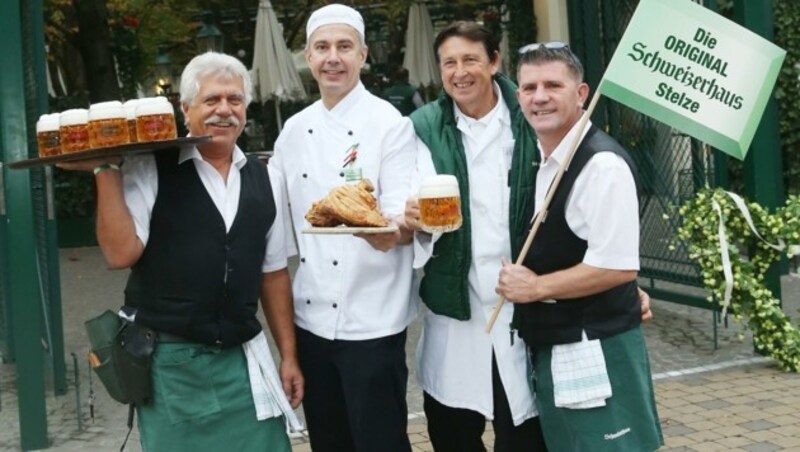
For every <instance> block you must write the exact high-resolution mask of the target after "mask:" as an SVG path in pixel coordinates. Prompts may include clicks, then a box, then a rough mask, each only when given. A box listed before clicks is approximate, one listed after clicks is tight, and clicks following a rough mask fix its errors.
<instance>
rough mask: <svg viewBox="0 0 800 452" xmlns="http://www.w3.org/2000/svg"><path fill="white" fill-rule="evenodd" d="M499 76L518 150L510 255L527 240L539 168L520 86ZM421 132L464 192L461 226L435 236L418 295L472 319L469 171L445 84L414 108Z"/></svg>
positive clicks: (438, 309) (512, 177)
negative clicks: (519, 95) (436, 94)
mask: <svg viewBox="0 0 800 452" xmlns="http://www.w3.org/2000/svg"><path fill="white" fill-rule="evenodd" d="M495 81H496V82H497V84H498V85H499V86H500V92H501V94H502V96H503V100H505V102H506V105H507V106H508V110H509V112H510V116H511V132H512V134H513V135H514V140H515V142H514V155H513V157H512V160H511V171H510V173H509V185H510V186H511V199H510V202H509V206H510V207H509V209H510V212H509V226H510V231H509V235H510V237H511V251H512V258H513V259H516V257H517V254H519V251H520V248H522V244H523V242H524V241H525V234H526V232H527V231H528V226H529V222H530V219H531V215H532V214H533V202H534V191H535V188H536V171H537V170H538V162H539V151H538V150H537V148H536V138H535V137H534V134H533V129H531V127H530V126H529V125H528V123H527V122H526V121H525V117H524V116H523V115H522V110H521V109H520V107H519V103H518V102H517V97H516V93H515V91H516V88H517V87H516V86H515V85H514V83H513V82H512V81H511V80H509V79H508V78H507V77H506V76H504V75H502V74H498V75H497V76H495ZM411 121H412V122H413V123H414V129H415V131H416V133H417V136H418V137H419V138H420V139H421V140H422V141H423V142H424V143H425V145H426V146H428V149H430V151H431V157H432V158H433V165H434V167H435V168H436V172H437V173H439V174H452V175H454V176H456V178H457V179H458V184H459V190H460V192H461V215H462V216H463V225H462V226H461V228H460V229H458V230H457V231H453V232H449V233H446V234H443V235H442V237H441V238H440V239H439V240H437V241H436V244H435V245H434V248H433V256H432V257H431V258H430V260H428V263H427V264H426V265H425V276H424V277H423V279H422V281H421V284H420V289H419V293H420V297H421V298H422V301H423V303H425V304H426V305H427V306H428V308H429V309H430V310H431V311H432V312H434V313H436V314H439V315H444V316H447V317H452V318H454V319H458V320H469V318H470V310H469V282H468V280H467V278H468V274H469V267H470V265H471V262H472V243H471V240H472V235H471V218H470V211H469V177H468V176H469V171H468V168H467V158H466V154H465V152H464V143H463V141H462V140H461V132H460V131H459V130H458V128H457V127H456V121H455V115H454V110H453V100H452V99H451V98H450V97H449V96H448V95H447V94H446V93H445V92H444V90H442V94H441V95H440V96H439V98H438V99H437V100H436V101H434V102H431V103H429V104H427V105H425V106H424V107H422V108H420V109H418V110H417V111H415V112H414V113H412V114H411Z"/></svg>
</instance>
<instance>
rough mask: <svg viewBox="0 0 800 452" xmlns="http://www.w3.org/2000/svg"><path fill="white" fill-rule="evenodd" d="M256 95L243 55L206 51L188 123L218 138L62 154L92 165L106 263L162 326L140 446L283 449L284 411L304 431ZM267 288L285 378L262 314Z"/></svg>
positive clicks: (138, 313)
mask: <svg viewBox="0 0 800 452" xmlns="http://www.w3.org/2000/svg"><path fill="white" fill-rule="evenodd" d="M251 92H252V82H251V81H250V76H249V74H248V72H247V69H246V68H245V67H244V65H242V63H241V62H239V61H238V60H237V59H236V58H233V57H231V56H228V55H224V54H220V53H213V52H208V53H205V54H203V55H200V56H197V57H195V58H194V59H192V61H191V62H189V64H188V65H187V66H186V68H185V69H184V71H183V75H182V76H181V106H182V109H183V112H184V114H185V117H186V123H187V126H188V128H189V131H190V134H191V135H192V136H206V135H207V136H211V141H210V142H206V143H200V144H197V145H196V146H185V147H182V148H174V149H168V150H162V151H159V152H156V153H153V154H141V155H137V156H133V157H129V158H126V159H125V162H124V165H122V166H120V164H119V161H118V159H117V160H116V161H115V160H108V159H106V160H104V161H101V162H100V163H99V164H98V162H96V161H95V162H89V163H87V162H84V163H77V164H69V165H64V166H65V167H66V168H68V169H84V170H86V169H93V171H94V174H95V180H96V182H97V200H98V203H97V239H98V242H99V244H100V248H101V250H102V252H103V255H104V256H105V258H106V261H107V262H108V265H109V267H111V268H114V269H119V268H130V269H131V273H130V277H129V279H128V284H127V286H126V288H125V306H124V307H123V308H122V312H123V313H124V315H125V316H127V317H128V318H130V319H133V321H134V322H135V323H137V324H141V325H143V326H146V327H149V328H152V329H154V330H156V331H157V334H158V343H157V346H156V350H155V353H154V355H153V363H152V382H153V399H152V401H151V402H150V403H149V404H147V405H144V406H137V407H136V408H137V414H138V421H139V432H140V437H141V443H142V449H144V450H183V451H218V450H236V451H240V450H241V451H259V450H260V451H286V452H288V451H290V450H291V446H290V443H289V439H288V437H287V434H286V430H285V427H284V421H289V422H290V427H291V428H293V429H299V428H300V426H299V424H298V423H297V420H296V418H294V414H293V412H292V410H291V407H290V406H289V405H290V404H291V406H292V407H297V406H298V405H299V404H300V401H301V400H302V398H303V377H302V374H301V372H300V368H299V365H298V361H297V356H296V349H295V337H294V327H293V310H292V305H291V288H290V282H289V272H288V270H287V267H286V265H287V261H286V249H285V243H286V240H287V239H286V237H287V235H288V234H291V230H290V229H289V228H290V227H291V226H290V225H288V224H284V220H285V218H286V217H285V214H284V212H282V211H281V209H280V208H281V207H282V206H283V205H284V203H283V197H284V193H283V191H282V190H283V183H282V181H281V179H280V176H279V175H277V174H275V173H274V172H273V171H268V169H267V167H266V166H265V165H264V164H263V163H262V162H259V161H258V160H256V159H254V158H247V157H246V156H245V155H244V154H243V153H242V151H241V150H240V149H239V148H238V147H237V146H236V139H237V138H238V137H239V135H240V134H241V133H242V130H243V128H244V124H245V120H246V108H247V104H248V103H249V102H250V100H251V97H252V94H251ZM90 165H96V166H90ZM259 298H260V299H261V306H262V308H263V309H264V314H265V317H266V319H267V322H268V323H269V326H270V330H271V331H272V334H273V337H274V338H275V340H276V342H277V346H278V350H279V352H280V355H281V363H280V366H279V371H278V373H279V375H280V381H277V380H278V379H277V378H274V375H275V373H276V369H275V365H274V363H273V362H272V358H271V357H270V354H269V349H268V348H267V343H266V338H265V335H264V333H263V332H262V327H261V325H260V323H259V321H258V319H257V318H256V312H257V310H258V299H259ZM270 374H272V375H273V377H270V376H269V375H270ZM281 387H282V388H283V391H281V390H277V391H276V390H272V389H270V388H281ZM287 398H288V400H286V399H287Z"/></svg>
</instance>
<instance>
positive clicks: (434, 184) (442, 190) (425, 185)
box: [418, 174, 459, 198]
mask: <svg viewBox="0 0 800 452" xmlns="http://www.w3.org/2000/svg"><path fill="white" fill-rule="evenodd" d="M418 196H419V197H420V198H448V197H458V196H459V191H458V179H456V177H455V176H453V175H450V174H438V175H436V176H429V177H426V178H425V179H423V180H422V183H421V184H420V187H419V194H418Z"/></svg>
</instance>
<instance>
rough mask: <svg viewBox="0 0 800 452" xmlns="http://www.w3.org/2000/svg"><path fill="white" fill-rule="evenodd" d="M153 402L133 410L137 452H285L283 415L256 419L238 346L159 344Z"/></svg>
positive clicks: (244, 366) (287, 439) (289, 447)
mask: <svg viewBox="0 0 800 452" xmlns="http://www.w3.org/2000/svg"><path fill="white" fill-rule="evenodd" d="M152 369H153V374H152V377H153V392H154V400H153V403H151V404H150V405H148V406H142V407H137V414H138V421H139V436H140V438H141V443H142V450H144V451H147V452H151V451H153V452H158V451H170V452H173V451H188V452H203V451H221V450H229V451H237V452H238V451H245V452H249V451H264V452H266V451H269V452H290V451H291V445H290V443H289V437H288V436H287V434H286V429H285V426H284V422H283V417H277V418H271V419H267V420H264V421H258V420H257V419H256V409H255V405H254V404H253V396H252V393H251V390H250V377H249V375H248V373H247V360H246V358H245V356H244V351H243V350H242V347H230V348H227V349H221V348H220V347H217V346H207V345H202V344H195V343H160V344H158V345H157V347H156V351H155V354H154V355H153V367H152Z"/></svg>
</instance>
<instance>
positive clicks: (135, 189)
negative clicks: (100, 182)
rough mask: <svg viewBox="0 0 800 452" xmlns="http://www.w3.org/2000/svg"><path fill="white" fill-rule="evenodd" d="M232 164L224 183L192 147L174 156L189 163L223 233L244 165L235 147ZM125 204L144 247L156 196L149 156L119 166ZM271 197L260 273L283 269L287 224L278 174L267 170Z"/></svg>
mask: <svg viewBox="0 0 800 452" xmlns="http://www.w3.org/2000/svg"><path fill="white" fill-rule="evenodd" d="M232 159H233V161H232V164H231V167H230V169H229V170H228V181H227V183H225V181H224V180H223V179H222V176H221V175H220V174H219V172H218V171H217V170H216V169H215V168H214V167H213V166H211V164H210V163H208V162H206V161H205V160H203V157H202V155H200V152H199V151H198V150H197V148H196V147H195V146H184V147H183V148H181V150H180V154H179V155H178V163H179V164H181V163H183V162H185V161H187V160H192V161H193V163H194V166H195V169H196V170H197V174H198V175H199V176H200V181H202V182H203V187H205V189H206V191H207V192H208V195H209V196H210V197H211V199H212V200H213V201H214V205H215V206H216V207H217V210H218V211H219V213H220V215H222V218H223V219H224V220H225V228H226V231H230V229H231V225H232V224H233V220H234V219H235V218H236V213H237V211H238V210H239V193H240V192H241V182H242V180H241V175H240V174H239V170H240V169H241V168H242V167H243V166H244V165H245V164H246V163H247V157H245V155H244V153H243V152H242V150H241V149H239V147H238V146H236V148H235V149H234V151H233V157H232ZM121 171H122V182H123V190H124V196H125V204H127V206H128V211H129V212H130V214H131V216H132V217H133V222H134V224H135V226H136V235H137V236H138V237H139V239H140V240H141V241H142V243H143V244H144V245H145V246H146V245H147V240H148V239H149V237H150V217H151V215H152V213H153V205H155V202H156V195H157V193H158V169H157V167H156V159H155V157H154V156H153V154H139V155H134V156H130V157H127V158H126V159H125V164H124V165H122V167H121ZM269 180H270V185H271V187H272V195H273V198H274V199H275V208H276V215H275V221H274V222H273V223H272V227H270V229H269V231H268V232H267V249H266V252H265V254H264V262H263V264H262V267H261V271H262V272H263V273H267V272H272V271H276V270H280V269H282V268H285V267H286V265H287V259H286V258H287V250H286V241H287V239H286V237H287V231H290V229H288V228H291V224H289V223H288V212H286V211H285V210H284V211H281V208H282V207H283V206H284V205H285V202H284V200H283V199H284V192H283V190H284V184H283V180H282V178H281V175H280V174H278V173H277V172H276V171H271V170H269Z"/></svg>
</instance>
